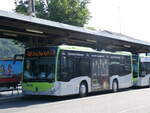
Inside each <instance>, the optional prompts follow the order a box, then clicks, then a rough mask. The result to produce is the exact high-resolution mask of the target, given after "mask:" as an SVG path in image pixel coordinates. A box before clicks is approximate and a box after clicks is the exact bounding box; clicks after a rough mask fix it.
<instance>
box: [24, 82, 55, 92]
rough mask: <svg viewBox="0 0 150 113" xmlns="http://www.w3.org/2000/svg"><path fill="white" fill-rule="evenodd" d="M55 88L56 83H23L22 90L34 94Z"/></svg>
mask: <svg viewBox="0 0 150 113" xmlns="http://www.w3.org/2000/svg"><path fill="white" fill-rule="evenodd" d="M53 87H54V83H48V82H26V83H22V88H23V89H25V90H28V91H33V92H37V91H38V92H43V91H48V90H50V89H52V88H53Z"/></svg>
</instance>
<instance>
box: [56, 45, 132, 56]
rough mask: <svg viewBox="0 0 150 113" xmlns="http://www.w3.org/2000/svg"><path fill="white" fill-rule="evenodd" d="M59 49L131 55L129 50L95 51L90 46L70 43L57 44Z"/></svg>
mask: <svg viewBox="0 0 150 113" xmlns="http://www.w3.org/2000/svg"><path fill="white" fill-rule="evenodd" d="M58 47H59V48H60V49H61V50H71V51H82V52H96V53H106V54H115V55H127V56H131V55H132V54H131V53H130V52H124V51H119V52H108V51H97V50H94V49H92V48H90V47H82V46H70V45H60V46H58Z"/></svg>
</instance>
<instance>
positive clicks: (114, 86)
mask: <svg viewBox="0 0 150 113" xmlns="http://www.w3.org/2000/svg"><path fill="white" fill-rule="evenodd" d="M112 91H113V92H114V93H115V92H117V91H118V82H117V80H114V81H113V84H112Z"/></svg>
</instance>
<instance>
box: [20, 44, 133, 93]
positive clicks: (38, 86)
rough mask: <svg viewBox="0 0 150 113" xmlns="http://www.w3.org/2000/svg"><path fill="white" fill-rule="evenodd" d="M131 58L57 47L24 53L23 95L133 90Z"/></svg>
mask: <svg viewBox="0 0 150 113" xmlns="http://www.w3.org/2000/svg"><path fill="white" fill-rule="evenodd" d="M131 59H132V54H130V53H127V52H120V53H111V52H100V51H96V50H94V49H92V48H88V47H80V46H68V45H60V46H56V47H41V48H31V49H26V52H25V58H24V74H23V82H22V91H23V94H24V95H53V96H65V95H74V94H79V95H80V96H85V95H87V93H90V92H95V91H103V90H113V91H114V92H116V91H117V90H119V89H121V88H129V87H131V86H132V70H133V69H132V60H131Z"/></svg>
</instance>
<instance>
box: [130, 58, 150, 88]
mask: <svg viewBox="0 0 150 113" xmlns="http://www.w3.org/2000/svg"><path fill="white" fill-rule="evenodd" d="M132 58H133V86H150V56H137V55H133V57H132Z"/></svg>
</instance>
